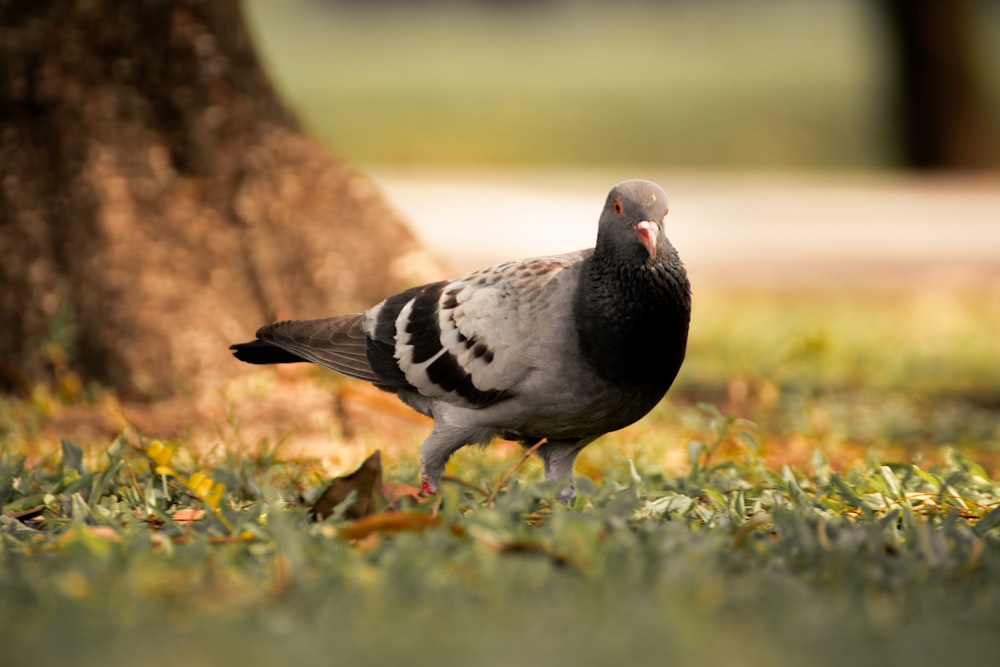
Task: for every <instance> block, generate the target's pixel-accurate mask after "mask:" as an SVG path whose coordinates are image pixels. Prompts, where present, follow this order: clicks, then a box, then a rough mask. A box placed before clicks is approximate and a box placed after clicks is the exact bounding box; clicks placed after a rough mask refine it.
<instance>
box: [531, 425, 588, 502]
mask: <svg viewBox="0 0 1000 667" xmlns="http://www.w3.org/2000/svg"><path fill="white" fill-rule="evenodd" d="M591 440H593V438H586V439H583V440H549V441H548V442H546V443H545V444H543V445H542V446H541V447H539V448H538V452H537V454H538V456H539V457H540V458H541V459H542V462H543V463H544V464H545V481H546V482H553V481H563V480H565V481H566V486H564V487H563V488H562V489H561V490H560V491H559V493H557V494H556V500H558V501H559V502H561V503H565V504H569V503H570V502H572V500H573V498H575V497H576V486H575V485H574V484H573V463H574V462H575V461H576V455H577V454H579V453H580V450H581V449H583V448H584V446H586V445H587V444H589V443H590V442H591Z"/></svg>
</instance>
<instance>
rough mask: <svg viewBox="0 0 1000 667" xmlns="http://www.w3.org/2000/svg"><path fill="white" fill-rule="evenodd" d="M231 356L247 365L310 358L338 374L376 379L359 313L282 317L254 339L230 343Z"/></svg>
mask: <svg viewBox="0 0 1000 667" xmlns="http://www.w3.org/2000/svg"><path fill="white" fill-rule="evenodd" d="M230 349H232V350H233V355H234V356H235V357H236V358H237V359H240V360H242V361H246V362H248V363H251V364H282V363H292V362H296V361H311V362H313V363H315V364H319V365H320V366H325V367H327V368H329V369H331V370H334V371H336V372H338V373H340V374H342V375H347V376H349V377H353V378H358V379H359V380H367V381H368V382H375V383H378V382H379V379H380V378H379V377H378V376H377V375H376V374H375V371H373V370H372V367H371V364H370V363H369V362H368V337H367V336H366V335H365V332H364V331H362V330H361V314H360V313H356V314H352V315H342V316H340V317H328V318H324V319H319V320H286V321H283V322H275V323H274V324H268V325H267V326H263V327H261V328H260V329H258V330H257V340H255V341H253V342H250V343H240V344H238V345H233V346H232V347H231V348H230Z"/></svg>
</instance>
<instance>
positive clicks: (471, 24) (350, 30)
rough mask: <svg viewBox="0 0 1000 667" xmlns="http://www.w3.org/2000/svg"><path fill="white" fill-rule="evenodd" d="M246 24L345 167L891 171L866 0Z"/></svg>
mask: <svg viewBox="0 0 1000 667" xmlns="http://www.w3.org/2000/svg"><path fill="white" fill-rule="evenodd" d="M246 11H247V15H248V17H249V20H250V24H251V27H252V28H253V32H254V36H255V41H256V43H257V45H258V49H259V52H260V54H261V56H262V58H263V60H264V62H265V63H266V64H267V65H268V67H269V70H270V72H271V74H272V78H273V79H274V80H275V82H276V84H277V86H278V88H279V90H280V91H281V92H282V94H283V95H284V97H285V98H286V99H287V100H288V101H289V102H290V104H291V105H292V106H293V107H294V108H295V109H296V111H297V112H298V113H299V114H300V116H301V117H302V119H303V121H304V122H305V124H306V125H307V126H308V127H309V128H310V130H311V131H312V132H313V133H315V134H316V135H317V136H319V137H321V138H323V139H324V140H325V141H327V142H328V143H329V144H330V145H331V146H332V147H333V148H334V149H335V150H336V151H338V152H339V153H340V154H342V155H343V156H345V157H346V158H347V159H348V160H350V161H352V162H356V163H357V162H362V163H393V164H399V163H409V162H413V161H417V162H419V163H421V164H424V163H428V162H435V163H444V164H469V163H475V164H482V163H486V164H494V165H496V164H574V165H584V164H599V165H607V164H674V165H701V166H704V165H713V166H735V167H739V166H762V165H764V166H772V167H774V166H782V167H796V166H840V167H845V166H850V167H859V166H860V167H872V166H884V165H886V164H890V163H891V162H892V159H893V158H892V155H891V150H892V149H891V147H890V146H889V145H888V143H887V141H888V139H887V137H888V136H889V135H890V134H891V133H889V132H888V127H887V125H888V123H887V120H886V118H885V112H884V110H883V109H884V107H885V105H886V103H887V100H886V96H885V95H886V93H885V91H886V90H887V83H886V82H887V80H888V74H887V68H888V66H887V62H886V54H885V53H884V47H883V44H884V41H885V37H884V34H883V31H882V29H881V25H880V24H879V22H878V16H877V14H876V13H875V12H873V11H871V10H870V9H868V8H867V7H865V6H864V5H863V3H820V2H806V3H789V2H784V1H777V2H775V1H770V2H764V3H760V2H758V3H754V4H753V5H749V4H747V3H733V2H726V3H694V2H674V3H670V4H669V5H662V6H661V5H657V4H655V3H646V2H628V3H618V4H616V5H615V6H614V8H613V9H610V8H609V6H608V5H606V4H602V3H583V2H572V3H545V4H540V5H530V4H528V5H525V6H519V7H517V8H516V9H511V8H509V7H507V8H500V7H490V6H489V5H488V4H482V3H477V4H468V3H466V4H463V3H430V4H427V3H420V4H419V6H407V4H406V3H393V4H392V5H391V8H389V9H386V8H385V7H379V8H376V7H370V6H366V5H365V4H364V3H355V4H351V3H340V4H336V5H331V6H324V5H323V4H322V3H319V2H301V1H300V2H282V3H274V2H259V1H257V2H248V3H247V4H246ZM982 23H983V25H985V26H987V28H984V30H985V31H986V33H989V32H990V31H991V30H992V29H993V28H994V27H995V25H996V22H995V21H986V20H984V21H983V22H982Z"/></svg>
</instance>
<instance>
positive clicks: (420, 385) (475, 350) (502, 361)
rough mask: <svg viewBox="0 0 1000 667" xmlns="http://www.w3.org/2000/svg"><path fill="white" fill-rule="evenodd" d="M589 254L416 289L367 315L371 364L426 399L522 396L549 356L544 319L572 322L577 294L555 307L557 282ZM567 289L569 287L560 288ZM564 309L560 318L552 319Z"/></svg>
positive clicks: (478, 403)
mask: <svg viewBox="0 0 1000 667" xmlns="http://www.w3.org/2000/svg"><path fill="white" fill-rule="evenodd" d="M585 256H586V255H585V253H584V252H580V253H571V254H567V255H558V256H554V257H542V258H536V259H528V260H522V261H518V262H508V263H506V264H498V265H496V266H491V267H489V268H486V269H482V270H480V271H476V272H474V273H470V274H468V275H466V276H463V277H461V278H458V279H455V280H451V281H444V282H439V283H432V284H430V285H424V286H422V287H416V288H413V289H411V290H408V291H406V292H403V293H402V294H399V295H397V296H395V297H392V298H389V299H386V300H385V301H383V302H382V303H380V304H378V305H377V306H375V307H374V308H372V309H370V310H368V311H367V312H366V313H365V314H364V320H363V323H362V328H363V329H364V330H365V332H367V334H368V336H369V337H370V339H371V341H372V343H371V345H370V346H369V359H370V360H371V364H372V367H373V368H374V369H375V371H376V372H377V373H378V374H379V375H380V376H382V377H385V378H388V377H394V379H395V382H396V383H397V385H396V386H400V387H402V386H404V385H406V386H408V388H409V389H410V390H413V391H416V392H418V393H420V394H421V395H423V396H427V397H430V398H434V399H438V400H443V401H446V402H449V403H454V404H458V405H465V406H472V407H482V406H485V405H489V404H491V403H494V402H496V401H498V400H501V399H503V398H506V397H509V396H511V395H513V394H516V390H517V384H518V383H519V382H521V381H522V380H523V379H524V378H525V377H526V376H527V375H528V374H529V373H530V372H531V370H532V368H534V363H533V361H532V360H533V359H536V358H538V354H540V353H542V354H544V351H541V352H539V351H538V350H532V346H533V343H534V342H536V341H538V340H539V336H538V332H539V330H540V329H544V327H545V319H546V318H552V317H568V316H569V315H570V313H571V312H572V292H571V290H568V289H566V288H565V286H563V287H562V289H564V290H565V295H560V297H562V296H564V297H565V298H556V299H553V298H552V297H553V295H552V290H553V289H554V288H553V287H552V285H553V284H554V283H553V278H555V277H556V276H558V275H559V274H560V273H561V272H563V271H565V270H566V269H567V268H569V267H571V266H573V265H575V264H578V263H579V262H580V261H582V259H583V258H584V257H585ZM562 282H564V281H562ZM553 303H558V304H560V305H559V308H563V306H564V309H563V310H562V311H560V312H551V311H553V310H554V309H555V308H554V307H553Z"/></svg>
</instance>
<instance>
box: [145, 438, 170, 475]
mask: <svg viewBox="0 0 1000 667" xmlns="http://www.w3.org/2000/svg"><path fill="white" fill-rule="evenodd" d="M146 456H148V457H149V458H150V459H152V460H153V463H155V464H156V465H157V466H161V467H164V468H167V469H168V470H169V468H170V460H171V459H172V458H173V457H174V450H173V449H172V448H171V447H169V446H168V445H165V444H163V442H161V441H160V440H154V441H153V442H151V443H149V447H147V448H146ZM171 472H172V471H171Z"/></svg>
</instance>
